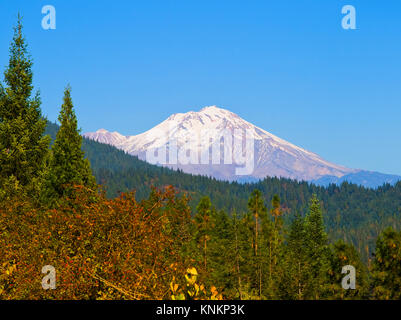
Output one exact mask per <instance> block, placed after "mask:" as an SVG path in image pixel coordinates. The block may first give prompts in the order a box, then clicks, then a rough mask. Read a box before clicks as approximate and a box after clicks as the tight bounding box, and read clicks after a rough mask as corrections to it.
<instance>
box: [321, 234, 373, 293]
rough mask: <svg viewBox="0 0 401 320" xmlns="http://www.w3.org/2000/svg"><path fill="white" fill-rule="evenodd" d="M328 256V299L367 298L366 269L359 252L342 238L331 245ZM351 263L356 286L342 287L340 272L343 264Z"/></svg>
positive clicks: (343, 275)
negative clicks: (329, 255) (329, 256)
mask: <svg viewBox="0 0 401 320" xmlns="http://www.w3.org/2000/svg"><path fill="white" fill-rule="evenodd" d="M331 251H332V254H331V258H330V283H331V287H330V293H329V297H330V299H342V300H344V299H366V298H368V293H369V292H368V289H369V288H368V278H367V269H366V267H365V265H364V264H363V263H362V261H361V259H360V256H359V253H358V252H357V251H356V249H355V247H354V246H353V245H352V244H347V243H345V242H344V241H342V240H339V241H337V242H336V243H335V244H334V245H332V250H331ZM347 265H351V266H353V267H354V268H355V271H356V275H355V276H356V288H355V289H343V287H342V279H343V277H345V274H343V273H342V268H343V267H344V266H347Z"/></svg>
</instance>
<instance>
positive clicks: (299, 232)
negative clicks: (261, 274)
mask: <svg viewBox="0 0 401 320" xmlns="http://www.w3.org/2000/svg"><path fill="white" fill-rule="evenodd" d="M305 238H306V234H305V219H304V218H302V216H301V215H299V214H296V215H295V219H294V220H293V221H292V223H291V227H290V232H289V235H288V239H287V246H286V248H285V255H284V259H282V260H281V261H280V263H281V264H282V265H283V267H282V269H283V270H285V271H284V273H283V277H282V278H280V279H279V286H278V287H279V289H278V296H279V297H280V298H281V299H290V300H303V299H304V297H305V288H306V284H307V281H308V260H309V259H308V258H307V252H306V243H305V242H306V240H305Z"/></svg>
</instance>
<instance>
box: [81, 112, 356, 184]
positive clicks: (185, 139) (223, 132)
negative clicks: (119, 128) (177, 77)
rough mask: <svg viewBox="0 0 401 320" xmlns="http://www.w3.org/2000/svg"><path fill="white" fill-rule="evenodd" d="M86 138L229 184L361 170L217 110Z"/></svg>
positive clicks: (145, 158)
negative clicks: (132, 131)
mask: <svg viewBox="0 0 401 320" xmlns="http://www.w3.org/2000/svg"><path fill="white" fill-rule="evenodd" d="M84 136H85V137H86V138H89V139H92V140H96V141H98V142H101V143H106V144H110V145H113V146H115V147H117V148H119V149H121V150H124V151H126V152H127V153H129V154H131V155H136V156H138V157H139V158H140V159H142V160H145V161H148V162H150V163H155V164H159V165H164V166H168V167H170V168H173V169H177V168H180V169H182V170H183V171H184V172H187V173H192V174H201V175H206V176H212V177H215V178H217V179H224V180H230V181H232V180H243V179H244V178H248V179H249V180H253V179H261V178H265V177H266V176H270V177H274V176H276V177H285V178H292V179H297V180H307V181H308V180H316V179H319V178H321V177H323V176H335V177H342V176H344V175H347V174H350V173H354V172H358V171H359V170H354V169H349V168H346V167H343V166H340V165H336V164H334V163H331V162H328V161H326V160H324V159H322V158H321V157H320V156H318V155H317V154H315V153H312V152H310V151H307V150H305V149H302V148H300V147H297V146H295V145H293V144H292V143H289V142H287V141H285V140H283V139H280V138H279V137H276V136H275V135H273V134H271V133H269V132H267V131H265V130H263V129H261V128H259V127H256V126H254V125H253V124H251V123H249V122H248V121H245V120H244V119H242V118H240V117H239V116H238V115H236V114H234V113H232V112H230V111H228V110H225V109H221V108H218V107H216V106H211V107H205V108H203V109H202V110H200V111H199V112H194V111H190V112H187V113H177V114H173V115H171V116H170V117H169V118H168V119H166V120H165V121H163V122H162V123H160V124H159V125H157V126H155V127H154V128H152V129H150V130H148V131H146V132H144V133H142V134H139V135H135V136H123V135H121V134H120V133H118V132H109V131H107V130H104V129H100V130H98V131H96V132H92V133H91V132H90V133H86V134H84ZM244 176H245V177H244Z"/></svg>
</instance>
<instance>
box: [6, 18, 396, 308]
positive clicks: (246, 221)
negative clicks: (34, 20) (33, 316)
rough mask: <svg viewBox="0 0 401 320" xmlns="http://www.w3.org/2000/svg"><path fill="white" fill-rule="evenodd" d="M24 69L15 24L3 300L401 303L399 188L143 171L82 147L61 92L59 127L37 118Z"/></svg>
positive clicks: (110, 153) (97, 147)
mask: <svg viewBox="0 0 401 320" xmlns="http://www.w3.org/2000/svg"><path fill="white" fill-rule="evenodd" d="M32 63H33V62H32V60H31V58H30V55H29V52H28V48H27V44H26V40H25V38H24V36H23V32H22V22H21V20H19V21H18V23H17V25H16V27H15V31H14V37H13V39H12V42H11V45H10V59H9V64H8V66H7V68H6V70H5V72H4V80H3V82H2V83H1V84H0V258H1V261H0V299H60V300H65V299H74V300H75V299H79V300H81V299H89V300H94V299H105V300H112V299H113V300H114V299H134V300H137V299H138V300H144V299H146V300H159V299H168V300H184V299H185V300H187V299H188V300H191V299H212V300H220V299H228V300H234V299H235V300H240V299H241V300H265V299H268V300H276V299H285V300H320V299H335V300H337V299H387V300H388V299H400V298H401V296H400V292H401V290H400V288H401V263H400V262H401V261H400V260H401V232H399V231H397V230H399V228H400V222H399V220H400V219H399V215H400V213H401V183H398V184H397V185H395V186H390V185H384V186H383V187H381V188H378V189H375V190H374V189H365V188H362V187H359V186H356V185H352V184H348V183H344V184H342V185H341V186H336V185H330V186H329V187H327V188H325V187H318V186H315V185H313V184H309V183H307V182H297V181H292V180H288V179H279V178H266V179H264V180H263V181H260V182H258V183H253V184H240V183H229V182H224V181H217V180H215V179H211V178H208V177H201V176H193V175H189V174H185V173H183V172H180V171H173V170H170V169H167V168H161V167H156V166H152V165H149V164H147V163H145V162H143V161H140V160H139V159H137V158H135V157H132V156H130V155H128V154H126V153H124V152H123V151H120V150H117V149H115V148H114V147H111V146H108V145H102V144H99V143H96V142H94V141H89V140H86V139H83V138H82V136H81V135H80V130H79V127H78V120H77V117H76V115H75V111H74V105H73V99H72V89H71V87H69V86H66V88H65V91H64V97H63V101H62V102H61V108H60V113H59V118H58V124H54V123H51V122H49V121H48V120H46V119H45V118H44V117H43V115H42V113H41V109H40V105H41V101H40V95H39V94H38V93H35V92H34V90H33V89H34V88H33V73H32ZM46 265H51V266H53V267H54V268H55V270H56V271H57V287H56V289H54V290H44V289H43V287H42V285H41V281H42V278H43V274H42V273H41V270H42V268H43V267H44V266H46ZM345 266H353V267H354V268H355V270H356V275H355V276H356V286H355V288H344V285H343V281H342V280H343V278H344V276H345V275H344V274H343V273H342V270H343V267H345Z"/></svg>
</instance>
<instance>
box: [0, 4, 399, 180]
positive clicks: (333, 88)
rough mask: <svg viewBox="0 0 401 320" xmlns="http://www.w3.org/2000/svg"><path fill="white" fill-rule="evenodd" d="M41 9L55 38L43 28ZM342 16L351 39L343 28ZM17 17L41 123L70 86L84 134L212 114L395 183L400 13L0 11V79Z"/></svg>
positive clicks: (383, 7) (132, 130) (321, 8)
mask: <svg viewBox="0 0 401 320" xmlns="http://www.w3.org/2000/svg"><path fill="white" fill-rule="evenodd" d="M48 4H50V5H53V6H54V7H55V8H56V19H57V25H56V30H43V29H42V27H41V20H42V17H43V16H44V15H43V14H42V13H41V9H42V7H43V6H44V5H48ZM346 4H351V5H354V6H355V8H356V18H357V30H344V29H342V27H341V19H342V17H343V15H342V14H341V8H342V7H343V5H346ZM18 12H20V13H21V14H22V15H23V17H24V27H25V29H24V31H25V34H26V37H27V39H28V43H29V50H30V52H31V54H32V57H33V59H34V63H35V65H34V82H35V87H36V88H37V89H40V91H41V96H42V101H43V104H42V110H43V113H44V114H45V115H47V116H48V118H49V119H50V120H55V119H56V118H57V114H58V111H59V108H60V105H61V100H62V95H63V90H64V87H65V86H66V84H67V83H70V84H71V86H72V89H73V91H72V94H73V101H74V104H75V107H76V112H77V115H78V117H79V123H80V126H81V128H82V130H83V132H87V131H95V130H97V129H99V128H105V129H108V130H112V131H114V130H116V131H119V132H120V133H122V134H127V135H128V134H137V133H140V132H143V131H145V130H147V129H150V128H151V127H153V126H154V125H156V124H158V123H159V122H161V121H163V120H164V119H166V118H167V117H168V116H169V115H170V114H171V113H177V112H186V111H190V110H199V109H201V108H202V107H204V106H208V105H218V106H220V107H224V108H227V109H229V110H231V111H233V112H235V113H237V114H239V115H240V116H241V117H243V118H244V119H246V120H248V121H250V122H252V123H254V124H256V125H258V126H260V127H262V128H264V129H266V130H268V131H270V132H271V133H273V134H276V135H278V136H279V137H281V138H283V139H286V140H288V141H290V142H292V143H294V144H296V145H299V146H301V147H304V148H306V149H308V150H310V151H313V152H316V153H318V154H320V155H321V156H323V157H324V158H326V159H327V160H329V161H332V162H336V163H339V164H342V165H346V166H348V167H353V168H362V169H366V170H374V171H381V172H384V173H393V174H400V175H401V2H400V1H399V0H388V1H379V0H376V1H374V0H372V1H366V0H364V1H361V0H348V1H339V0H328V1H326V0H325V1H321V0H314V1H312V0H304V1H301V0H291V1H287V0H280V1H267V0H261V1H257V0H253V1H235V0H230V1H226V0H219V1H216V0H214V1H212V0H202V1H200V0H190V1H189V0H160V1H155V0H146V1H136V0H130V1H128V0H127V1H123V0H114V1H101V0H96V1H95V0H91V1H89V0H88V1H76V0H69V1H65V0H46V1H41V0H2V1H1V2H0V43H1V46H0V48H1V50H0V67H1V69H2V70H4V68H5V66H6V65H7V63H8V46H9V43H10V40H11V37H12V26H13V25H15V22H16V17H17V13H18Z"/></svg>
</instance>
